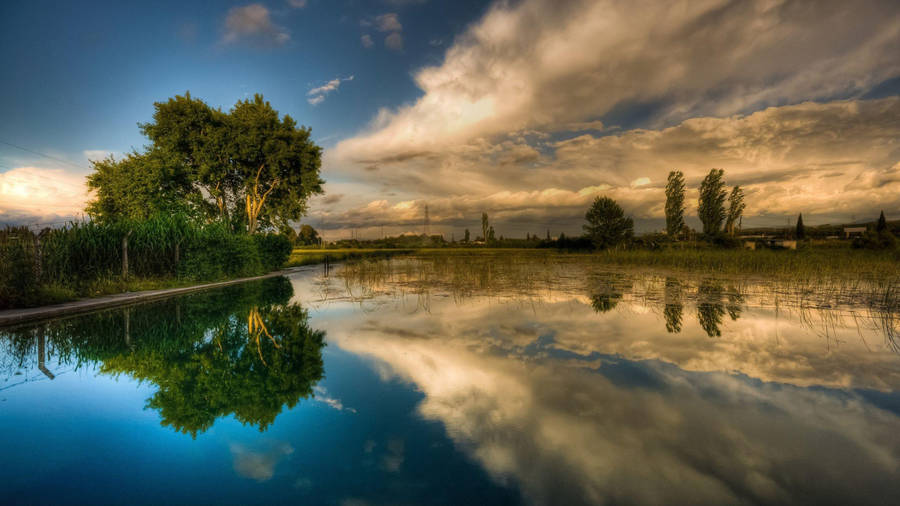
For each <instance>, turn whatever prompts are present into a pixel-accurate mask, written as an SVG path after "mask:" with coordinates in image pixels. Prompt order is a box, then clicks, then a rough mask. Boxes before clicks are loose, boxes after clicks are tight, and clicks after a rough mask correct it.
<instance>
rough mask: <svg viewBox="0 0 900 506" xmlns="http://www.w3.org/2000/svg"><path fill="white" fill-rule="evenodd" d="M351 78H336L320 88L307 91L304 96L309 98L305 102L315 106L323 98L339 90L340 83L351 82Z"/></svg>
mask: <svg viewBox="0 0 900 506" xmlns="http://www.w3.org/2000/svg"><path fill="white" fill-rule="evenodd" d="M352 80H353V76H350V77H345V78H340V77H336V78H334V79H332V80H331V81H328V82H327V83H325V84H323V85H322V86H319V87H316V88H313V89H311V90H309V91H308V92H307V93H306V95H307V96H308V97H309V98H308V99H307V100H306V101H307V102H309V103H310V104H311V105H317V104H320V103H322V102H323V101H324V100H325V96H326V95H328V94H329V93H331V92H333V91H337V89H338V88H340V86H341V83H342V82H347V81H352Z"/></svg>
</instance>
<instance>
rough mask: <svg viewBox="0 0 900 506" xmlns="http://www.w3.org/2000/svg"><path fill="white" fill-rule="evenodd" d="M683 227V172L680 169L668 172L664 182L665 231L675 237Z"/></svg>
mask: <svg viewBox="0 0 900 506" xmlns="http://www.w3.org/2000/svg"><path fill="white" fill-rule="evenodd" d="M682 228H684V174H683V173H682V172H681V171H680V170H673V171H671V172H669V179H668V181H667V182H666V233H668V234H669V236H670V237H674V238H677V237H678V236H679V235H680V234H681V229H682Z"/></svg>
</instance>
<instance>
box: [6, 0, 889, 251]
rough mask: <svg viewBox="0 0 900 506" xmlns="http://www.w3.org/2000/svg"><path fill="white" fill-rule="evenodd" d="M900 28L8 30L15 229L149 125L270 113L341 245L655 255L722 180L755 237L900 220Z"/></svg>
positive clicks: (319, 22) (452, 17)
mask: <svg viewBox="0 0 900 506" xmlns="http://www.w3.org/2000/svg"><path fill="white" fill-rule="evenodd" d="M898 55H900V3H898V2H896V1H891V0H883V1H876V0H860V1H856V2H846V1H837V0H818V1H800V0H734V1H729V0H692V1H678V0H672V1H640V0H631V1H611V0H594V1H586V0H518V1H512V0H510V1H503V0H495V1H475V0H456V1H442V0H369V1H361V0H305V1H304V0H271V1H267V2H259V3H251V2H227V1H221V2H220V1H206V2H187V1H181V2H167V1H158V2H152V3H151V2H147V3H138V2H87V1H85V2H44V1H40V0H34V1H29V2H4V3H3V4H2V5H0V68H2V69H3V70H2V79H0V225H2V224H10V223H14V224H21V223H25V224H30V225H31V224H38V225H36V226H43V225H51V226H53V225H58V224H61V223H62V222H65V221H66V220H70V219H73V218H75V219H81V217H82V212H83V208H84V205H85V202H87V201H88V200H89V199H90V198H91V196H90V195H89V194H88V193H87V191H86V189H85V186H84V177H85V176H86V175H87V174H89V173H90V167H91V164H90V160H95V159H99V158H103V157H105V156H108V155H110V154H112V155H113V156H117V157H121V156H123V155H124V154H125V153H128V152H129V151H132V150H142V149H143V148H144V146H145V145H146V143H147V140H146V139H145V138H144V137H142V136H141V134H140V132H139V130H138V127H137V124H138V123H141V122H146V121H148V120H150V118H151V115H152V112H153V103H154V102H156V101H164V100H166V99H167V98H169V97H172V96H174V95H176V94H183V93H185V92H186V91H190V93H191V95H192V96H194V97H197V98H201V99H203V100H205V101H206V102H207V103H209V104H211V105H213V106H215V107H222V108H223V109H226V110H227V109H229V108H230V107H231V106H233V105H234V103H235V102H237V101H238V100H241V99H244V98H247V97H250V96H252V95H253V94H254V93H262V94H263V95H264V97H265V98H266V100H268V101H269V102H271V104H272V105H273V107H275V109H277V110H278V111H279V112H281V113H283V114H290V115H291V116H292V117H293V118H295V119H296V120H297V121H298V122H299V123H300V124H301V125H306V126H309V127H311V128H312V136H313V139H314V140H315V142H317V143H318V144H319V145H321V146H322V147H323V148H324V156H323V167H322V177H323V179H324V180H325V181H326V184H325V194H324V195H321V196H317V197H314V198H313V199H312V200H311V201H310V212H309V215H308V216H307V217H305V218H304V220H303V222H305V223H309V224H311V225H313V226H314V227H316V228H317V229H320V230H321V231H322V233H323V235H324V236H325V237H326V239H337V238H342V237H350V236H356V237H360V238H375V237H380V236H381V235H382V234H383V233H384V234H398V233H407V232H416V233H420V232H422V230H423V221H424V216H425V206H428V211H429V217H430V231H431V232H432V233H442V234H444V235H445V236H447V238H448V239H449V238H450V236H453V237H456V238H460V237H461V236H462V234H463V230H464V229H465V228H469V229H471V230H473V232H474V231H475V230H480V217H481V213H482V212H487V213H488V214H489V216H490V218H491V222H492V224H493V225H494V226H495V229H496V230H497V234H498V235H505V236H506V237H523V236H524V235H525V234H526V233H531V234H540V235H542V236H543V235H544V234H545V233H546V231H548V230H549V231H551V233H552V234H553V235H556V234H558V233H560V232H565V233H567V234H573V233H579V232H580V231H581V226H582V224H583V223H584V212H585V210H586V209H587V207H588V206H589V205H590V202H591V201H592V200H593V199H594V198H595V197H597V196H604V195H605V196H610V197H612V198H614V199H616V200H617V201H618V202H619V203H620V204H621V205H622V207H623V208H624V209H625V211H626V212H627V213H628V214H629V215H631V216H632V217H633V218H634V220H635V224H636V229H637V230H638V231H639V232H642V231H652V230H656V229H660V228H662V227H663V225H664V214H663V209H664V202H665V196H664V187H665V182H666V176H667V174H668V173H669V171H671V170H681V171H683V172H684V174H685V177H686V180H687V185H688V192H687V199H686V200H687V206H688V207H687V214H688V215H689V218H688V223H689V224H691V225H694V226H697V225H698V224H699V221H697V219H696V217H695V215H696V200H697V187H698V186H699V183H700V181H701V180H702V178H703V176H704V175H705V174H706V173H707V172H708V171H709V170H710V169H711V168H722V169H724V170H725V177H726V182H727V183H728V184H729V185H741V187H742V188H744V190H745V193H746V202H747V209H746V211H745V219H744V223H743V225H744V227H750V226H773V225H775V226H785V225H788V224H793V222H794V221H795V220H796V216H797V214H798V213H803V216H804V222H805V223H807V224H808V225H810V224H821V223H841V222H849V221H857V220H859V221H861V220H872V219H874V218H876V217H877V215H878V212H879V211H880V210H882V209H883V210H884V212H885V214H886V215H887V216H888V218H889V219H898V218H900V57H898Z"/></svg>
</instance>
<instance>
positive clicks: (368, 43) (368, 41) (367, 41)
mask: <svg viewBox="0 0 900 506" xmlns="http://www.w3.org/2000/svg"><path fill="white" fill-rule="evenodd" d="M359 41H360V42H361V43H362V45H363V47H365V48H370V47H372V46H373V45H375V42H373V41H372V36H371V35H369V34H367V33H366V34H363V36H362V37H360V38H359Z"/></svg>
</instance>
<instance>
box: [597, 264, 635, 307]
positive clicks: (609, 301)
mask: <svg viewBox="0 0 900 506" xmlns="http://www.w3.org/2000/svg"><path fill="white" fill-rule="evenodd" d="M588 283H589V290H590V297H591V307H592V308H594V311H596V312H598V313H606V312H607V311H611V310H613V309H615V307H616V306H617V305H618V304H619V301H621V300H622V297H623V296H624V294H625V292H626V291H628V290H630V289H631V283H630V278H628V277H626V276H624V275H622V274H619V273H611V272H607V273H599V274H594V275H592V276H590V278H589V280H588Z"/></svg>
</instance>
